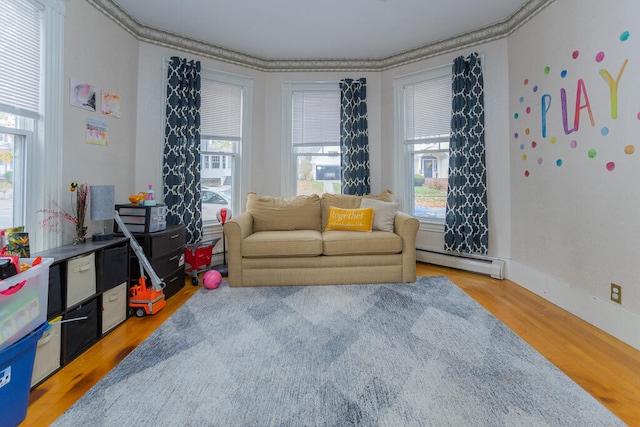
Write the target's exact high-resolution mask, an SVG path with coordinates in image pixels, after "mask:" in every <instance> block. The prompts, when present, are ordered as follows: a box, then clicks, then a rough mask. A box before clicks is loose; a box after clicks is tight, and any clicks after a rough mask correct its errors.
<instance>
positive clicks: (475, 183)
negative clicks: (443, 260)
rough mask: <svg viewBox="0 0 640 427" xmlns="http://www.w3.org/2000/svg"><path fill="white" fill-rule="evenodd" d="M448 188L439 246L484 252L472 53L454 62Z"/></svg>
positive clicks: (480, 105)
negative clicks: (441, 240)
mask: <svg viewBox="0 0 640 427" xmlns="http://www.w3.org/2000/svg"><path fill="white" fill-rule="evenodd" d="M452 80H453V94H452V95H453V96H452V97H453V101H452V111H451V139H450V141H449V191H448V194H447V215H446V224H445V235H444V248H445V250H448V251H455V252H460V253H480V254H486V253H487V252H488V248H489V226H488V220H487V185H486V165H485V144H484V89H483V77H482V65H481V64H480V58H479V57H478V54H477V53H473V54H471V55H470V56H469V57H468V58H464V57H462V56H460V57H458V58H456V59H455V61H454V63H453V79H452Z"/></svg>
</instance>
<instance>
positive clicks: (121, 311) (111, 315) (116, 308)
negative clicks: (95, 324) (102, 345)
mask: <svg viewBox="0 0 640 427" xmlns="http://www.w3.org/2000/svg"><path fill="white" fill-rule="evenodd" d="M126 319H127V282H124V283H122V284H120V285H118V286H116V287H115V288H112V289H109V290H108V291H106V292H104V293H103V294H102V333H103V334H105V333H107V332H109V331H110V330H111V329H113V328H115V327H116V326H117V325H119V324H120V323H122V322H124V321H125V320H126Z"/></svg>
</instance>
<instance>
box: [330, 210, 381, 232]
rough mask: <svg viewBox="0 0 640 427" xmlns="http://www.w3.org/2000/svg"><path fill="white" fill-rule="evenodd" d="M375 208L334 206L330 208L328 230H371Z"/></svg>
mask: <svg viewBox="0 0 640 427" xmlns="http://www.w3.org/2000/svg"><path fill="white" fill-rule="evenodd" d="M372 227H373V208H364V209H340V208H336V207H335V206H332V207H331V209H330V210H329V221H328V222H327V230H349V231H371V228H372Z"/></svg>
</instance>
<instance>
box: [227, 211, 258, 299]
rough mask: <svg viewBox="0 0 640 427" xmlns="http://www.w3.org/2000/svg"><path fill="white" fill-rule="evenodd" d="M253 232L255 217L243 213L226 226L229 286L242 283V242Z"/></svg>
mask: <svg viewBox="0 0 640 427" xmlns="http://www.w3.org/2000/svg"><path fill="white" fill-rule="evenodd" d="M252 232H253V217H252V216H251V214H250V213H249V212H243V213H241V214H240V215H237V216H235V217H233V218H231V219H230V220H229V221H227V222H226V223H225V224H224V235H225V236H226V239H227V266H228V276H227V279H228V281H229V286H241V283H242V242H243V241H244V239H246V238H247V237H249V236H250V235H251V233H252Z"/></svg>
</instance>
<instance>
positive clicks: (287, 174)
mask: <svg viewBox="0 0 640 427" xmlns="http://www.w3.org/2000/svg"><path fill="white" fill-rule="evenodd" d="M332 85H333V86H332ZM339 85H340V82H339V81H318V82H294V81H285V82H282V154H281V155H282V157H281V176H280V186H281V187H280V194H281V195H283V196H295V194H296V187H297V180H296V179H295V174H294V166H293V164H294V156H293V141H292V126H293V123H292V119H293V117H292V108H293V105H292V96H293V92H296V91H304V90H308V91H312V90H313V91H327V92H329V91H331V92H333V91H335V90H336V87H337V88H339V87H340V86H339Z"/></svg>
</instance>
